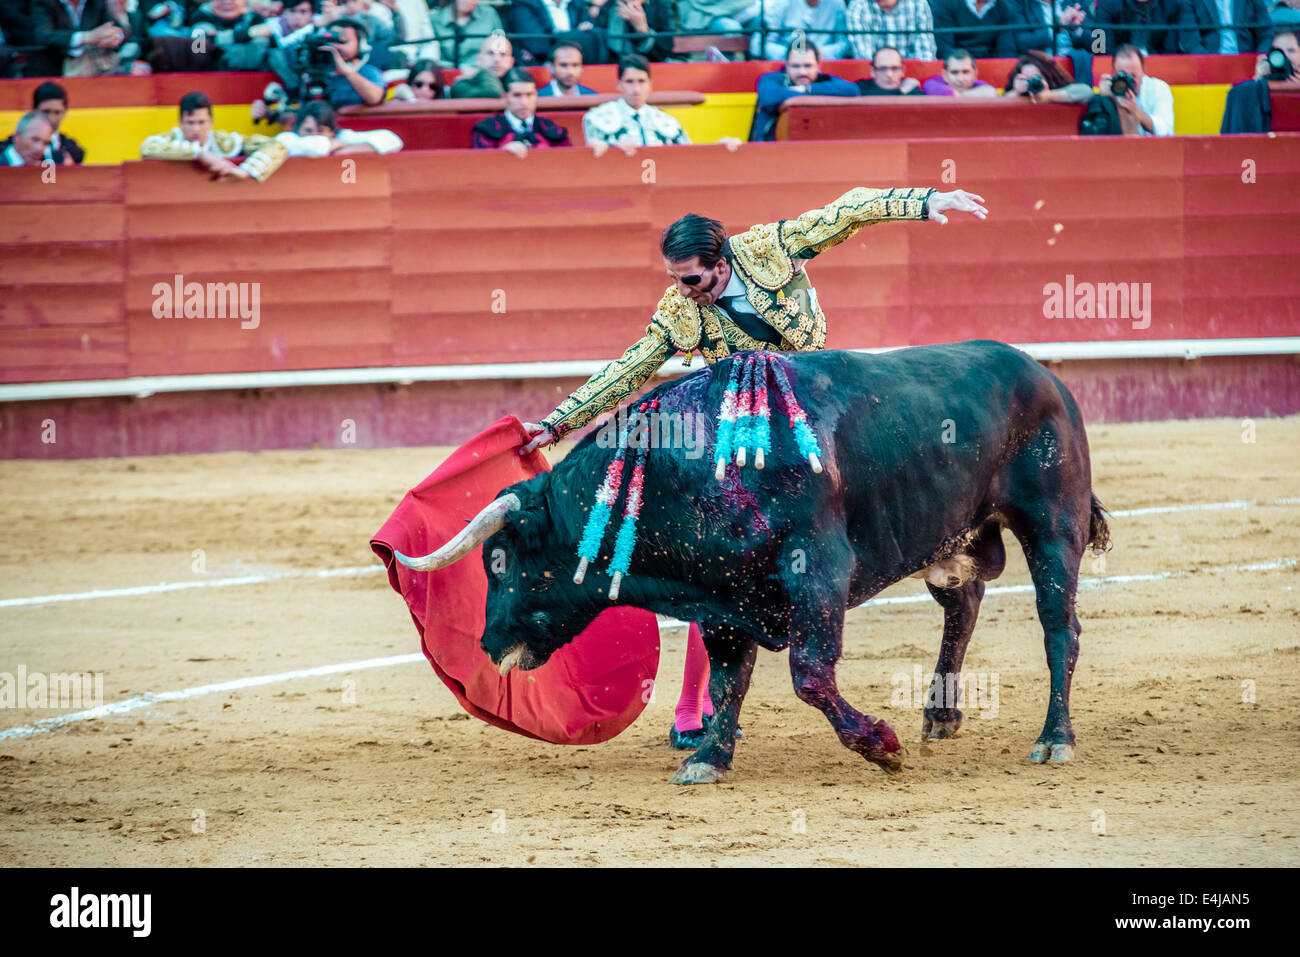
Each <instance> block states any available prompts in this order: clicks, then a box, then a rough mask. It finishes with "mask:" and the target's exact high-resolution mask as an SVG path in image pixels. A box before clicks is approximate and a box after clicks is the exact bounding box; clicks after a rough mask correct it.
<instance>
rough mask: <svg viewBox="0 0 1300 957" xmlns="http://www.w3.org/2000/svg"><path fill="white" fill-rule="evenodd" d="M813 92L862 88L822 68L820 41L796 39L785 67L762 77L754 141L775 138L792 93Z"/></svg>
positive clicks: (849, 93)
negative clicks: (818, 44)
mask: <svg viewBox="0 0 1300 957" xmlns="http://www.w3.org/2000/svg"><path fill="white" fill-rule="evenodd" d="M799 2H802V0H799ZM823 2H824V0H823ZM809 94H811V95H813V96H857V95H858V88H857V87H856V86H855V85H853V84H852V83H850V82H849V81H848V80H842V79H840V78H839V77H838V76H831V75H830V74H828V73H822V72H821V54H820V53H819V52H818V50H817V47H816V45H814V44H812V43H796V44H793V45H791V47H790V49H789V51H787V53H786V56H785V69H782V70H773V71H772V72H771V73H764V74H763V75H762V76H760V77H759V78H758V102H757V104H756V105H755V108H754V122H753V125H752V126H751V127H750V130H749V139H750V141H751V142H758V141H762V140H772V139H775V138H776V121H777V119H778V118H779V117H780V115H781V111H780V106H781V104H782V103H784V102H785V101H786V100H788V99H790V98H791V97H792V96H807V95H809Z"/></svg>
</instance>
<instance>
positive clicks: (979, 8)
mask: <svg viewBox="0 0 1300 957" xmlns="http://www.w3.org/2000/svg"><path fill="white" fill-rule="evenodd" d="M930 9H931V11H932V12H933V13H934V27H935V30H936V31H938V30H940V29H941V28H946V27H952V28H955V29H956V30H957V32H956V33H939V32H936V33H935V35H934V43H935V48H936V49H937V51H938V54H939V57H940V59H943V60H947V59H948V55H949V54H950V53H952V51H953V50H957V49H962V50H967V51H969V53H970V55H971V56H973V57H976V58H979V59H982V58H985V57H1013V56H1015V55H1016V39H1015V36H1014V35H1013V33H1012V31H1010V30H1005V29H1001V28H1003V27H1006V26H1008V25H1010V24H1013V23H1016V22H1017V21H1016V19H1015V15H1014V13H1013V12H1012V10H1011V8H1010V7H1009V6H1008V5H1007V2H1006V0H930ZM927 92H928V91H927Z"/></svg>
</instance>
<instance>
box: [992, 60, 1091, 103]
mask: <svg viewBox="0 0 1300 957" xmlns="http://www.w3.org/2000/svg"><path fill="white" fill-rule="evenodd" d="M1034 77H1037V78H1038V79H1040V80H1042V81H1043V85H1042V88H1041V89H1040V90H1038V91H1036V92H1032V93H1031V92H1030V90H1029V86H1030V80H1031V79H1032V78H1034ZM1002 95H1003V96H1005V97H1008V98H1009V99H1015V100H1027V101H1028V102H1030V103H1086V102H1088V101H1089V100H1091V99H1092V95H1093V94H1092V87H1091V86H1089V85H1088V84H1087V83H1071V82H1070V78H1069V77H1067V76H1066V75H1065V72H1064V71H1063V70H1062V69H1061V68H1060V67H1059V66H1057V65H1056V62H1055V61H1054V60H1052V59H1051V58H1050V57H1046V56H1043V54H1041V53H1038V52H1036V51H1030V52H1029V53H1022V54H1021V55H1020V59H1018V60H1016V65H1015V66H1013V67H1012V68H1011V72H1010V73H1008V74H1007V84H1006V87H1005V88H1004V89H1003V91H1002Z"/></svg>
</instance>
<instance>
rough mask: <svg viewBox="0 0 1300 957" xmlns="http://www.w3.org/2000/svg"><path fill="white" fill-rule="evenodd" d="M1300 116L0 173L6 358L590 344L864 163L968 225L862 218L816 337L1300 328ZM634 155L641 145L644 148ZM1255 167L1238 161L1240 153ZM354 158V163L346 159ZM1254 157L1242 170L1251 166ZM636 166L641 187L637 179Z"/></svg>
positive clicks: (867, 172) (52, 370) (182, 363)
mask: <svg viewBox="0 0 1300 957" xmlns="http://www.w3.org/2000/svg"><path fill="white" fill-rule="evenodd" d="M1298 146H1300V137H1296V136H1295V135H1292V134H1286V135H1279V136H1276V137H1228V138H1217V137H1180V138H1177V139H1174V138H1169V139H1160V140H1153V139H1143V140H1132V139H1113V140H1101V139H1088V138H1084V139H1080V138H1059V139H1048V140H1040V141H1035V142H1034V143H1032V145H1028V146H1027V145H1026V144H1025V143H1024V141H1018V140H984V141H972V140H925V141H918V142H914V143H910V144H909V143H905V142H897V141H888V142H871V143H864V142H836V143H822V144H806V143H776V144H764V145H753V146H747V147H744V148H742V149H741V150H739V151H738V152H735V153H732V152H728V151H727V150H725V149H722V148H720V147H708V146H699V147H687V148H670V149H658V150H644V151H641V152H639V153H638V154H637V155H636V156H634V157H627V156H624V155H623V154H622V153H620V152H618V151H612V152H611V153H609V154H607V155H606V156H605V157H603V158H601V159H600V160H596V159H593V158H592V157H591V156H590V154H589V153H586V152H585V151H583V152H579V151H554V152H550V153H549V154H548V153H540V154H537V155H534V156H531V157H530V158H529V159H527V160H524V161H521V160H518V159H516V158H515V157H513V156H509V155H504V154H502V155H497V154H487V155H484V154H483V153H481V152H460V153H456V152H446V153H409V154H399V155H397V156H393V157H369V158H367V157H362V158H360V159H358V160H357V161H356V163H355V168H354V169H352V168H351V167H347V168H345V167H343V164H342V163H341V161H339V160H293V161H290V162H289V163H288V164H286V166H285V167H284V168H283V169H281V170H280V171H279V172H278V173H277V174H276V175H275V177H274V178H273V179H272V180H270V181H269V182H267V183H264V184H257V183H212V182H209V181H208V180H207V179H206V178H205V177H204V176H203V175H201V174H200V173H198V172H197V171H196V170H194V169H193V168H191V167H190V166H189V165H187V164H167V163H140V162H135V163H127V164H125V165H124V166H122V167H118V168H103V167H100V168H86V169H67V170H59V171H58V180H57V182H56V183H53V184H46V183H42V181H41V179H40V175H39V173H40V171H39V170H4V171H3V173H2V175H0V204H2V205H0V217H2V218H3V222H4V227H3V230H2V233H0V350H2V351H3V360H2V362H0V378H2V379H3V380H4V381H8V382H23V381H40V380H49V379H84V378H98V377H113V376H123V375H153V374H164V373H194V372H218V371H253V370H267V369H307V368H326V367H352V366H365V365H388V364H424V363H436V364H442V363H478V362H493V361H523V360H543V359H571V358H588V359H596V358H602V357H608V356H611V355H614V354H616V353H618V352H619V351H621V350H622V348H624V347H625V346H626V345H627V344H628V343H630V342H631V341H632V339H634V338H635V337H636V336H637V335H638V334H639V333H640V332H641V330H642V329H643V328H644V325H645V323H646V321H647V319H648V317H649V314H650V311H651V308H652V307H653V304H654V303H655V302H656V301H657V300H658V297H659V296H660V294H661V293H662V291H663V288H664V285H665V283H664V278H663V275H662V266H661V264H660V261H659V257H658V255H657V249H656V239H657V236H658V233H659V231H660V230H661V229H662V228H663V227H664V226H665V225H666V224H668V223H669V222H671V221H672V220H674V219H676V218H677V217H678V216H680V215H682V214H683V213H685V212H688V211H692V210H694V211H699V212H704V213H707V214H710V215H712V216H714V217H716V218H719V219H721V220H723V222H725V223H726V225H727V227H728V229H729V230H732V231H736V230H741V229H744V228H746V227H748V226H749V225H751V224H753V223H756V222H763V221H770V220H776V219H779V218H783V217H790V216H792V215H795V214H797V213H798V212H800V211H802V210H805V209H808V208H811V207H814V206H817V205H820V204H822V203H824V202H826V201H828V200H829V199H832V198H834V197H835V196H837V195H838V194H839V193H841V192H842V191H843V190H845V189H847V188H849V187H851V186H853V185H856V184H864V185H878V186H889V185H930V184H934V185H944V179H945V177H946V178H947V179H948V180H950V181H951V185H955V186H960V187H962V188H966V189H971V190H974V191H976V192H978V193H980V194H981V195H983V196H984V197H985V199H986V200H987V202H988V206H989V208H990V210H991V215H990V218H989V219H988V220H987V221H986V222H983V223H979V222H975V221H969V220H959V221H954V222H952V223H950V224H949V225H948V226H944V227H940V226H938V225H936V224H933V223H928V224H919V223H918V224H904V225H897V224H883V225H878V226H873V227H869V228H868V229H866V230H864V231H863V232H861V233H859V234H858V236H857V237H855V238H854V239H853V240H852V241H851V242H849V243H846V244H845V245H844V246H843V247H841V248H838V249H834V250H831V251H830V252H828V253H827V254H825V255H823V256H822V257H820V258H819V259H818V261H817V262H816V263H815V264H813V266H812V267H811V270H810V271H811V274H812V275H813V277H814V280H815V281H816V284H817V288H818V292H819V295H820V298H821V301H822V302H823V304H824V306H825V308H826V311H827V313H828V315H829V316H830V317H831V319H830V341H829V345H831V346H833V347H859V346H881V345H899V344H907V343H923V342H935V341H941V340H952V339H962V338H969V337H980V336H992V337H996V338H1000V339H1005V340H1009V341H1058V340H1109V339H1115V338H1122V339H1128V338H1133V339H1169V338H1207V337H1208V338H1213V337H1234V336H1279V335H1288V334H1290V335H1294V334H1296V333H1297V332H1298V331H1300V305H1297V303H1298V302H1300V295H1298V294H1300V271H1297V270H1296V269H1295V268H1294V240H1295V235H1296V233H1295V222H1296V216H1297V214H1300V149H1298V148H1297V147H1298ZM647 161H650V162H652V164H653V165H651V166H647V165H645V164H646V163H647ZM1243 164H1246V165H1247V166H1248V167H1249V168H1250V169H1252V170H1253V173H1252V174H1251V175H1250V176H1247V175H1246V174H1244V173H1243ZM349 169H352V172H349ZM1252 177H1253V180H1254V181H1253V182H1243V179H1244V178H1245V179H1250V178H1252ZM644 180H648V181H644ZM176 274H181V275H183V276H184V277H185V278H186V280H187V281H198V282H236V283H239V282H249V283H253V282H256V283H260V293H261V321H260V326H259V328H257V329H251V330H245V329H241V328H240V327H239V323H238V322H237V321H234V320H223V319H210V320H199V319H160V318H155V317H154V315H153V311H152V309H153V303H154V298H155V297H154V295H153V291H152V290H153V287H154V285H155V284H156V283H158V282H166V281H170V280H171V279H172V277H173V276H174V275H176ZM1067 274H1068V275H1073V276H1074V277H1075V280H1076V281H1078V282H1083V281H1087V282H1138V283H1148V282H1149V283H1151V292H1152V297H1153V300H1154V306H1153V311H1152V320H1151V323H1150V326H1149V327H1148V328H1145V329H1134V328H1132V324H1131V323H1130V322H1129V321H1126V320H1116V319H1109V320H1106V319H1087V318H1078V319H1070V318H1061V319H1049V318H1045V317H1044V293H1043V289H1044V286H1045V284H1047V283H1051V282H1058V283H1064V282H1066V276H1067Z"/></svg>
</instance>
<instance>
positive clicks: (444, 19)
mask: <svg viewBox="0 0 1300 957" xmlns="http://www.w3.org/2000/svg"><path fill="white" fill-rule="evenodd" d="M498 31H501V32H504V27H502V25H501V17H500V16H499V15H498V14H497V11H496V8H495V7H491V6H488V5H487V4H486V3H480V2H479V0H442V5H441V6H439V7H438V9H437V10H436V11H434V14H433V32H434V34H435V35H436V36H437V37H438V47H439V49H440V50H441V51H442V53H441V59H442V63H443V65H444V66H446V67H449V68H451V69H453V70H472V69H474V67H475V63H476V62H477V60H478V55H479V51H480V50H481V49H482V48H483V41H484V40H485V39H486V38H487V37H488V36H490V35H491V34H493V33H496V32H498Z"/></svg>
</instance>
